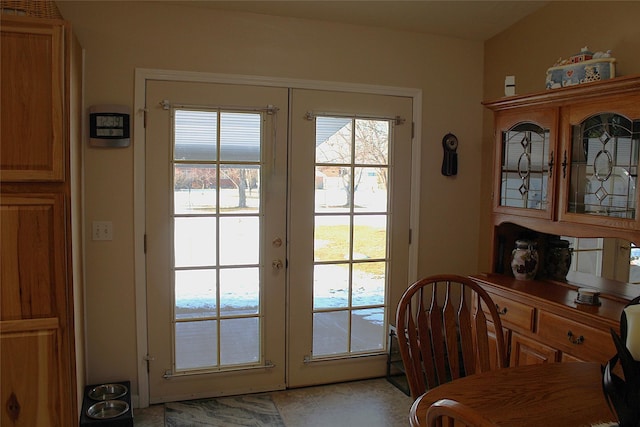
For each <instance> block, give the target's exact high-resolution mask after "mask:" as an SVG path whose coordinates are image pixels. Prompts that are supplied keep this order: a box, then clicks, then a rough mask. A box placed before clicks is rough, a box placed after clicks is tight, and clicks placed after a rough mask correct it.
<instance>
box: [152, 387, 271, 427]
mask: <svg viewBox="0 0 640 427" xmlns="http://www.w3.org/2000/svg"><path fill="white" fill-rule="evenodd" d="M164 417H165V426H166V427H200V426H220V427H236V426H255V427H258V426H268V427H284V423H283V422H282V419H281V418H280V413H279V412H278V409H277V408H276V405H275V404H274V403H273V401H272V400H271V396H269V395H266V394H264V395H250V396H236V397H219V398H217V399H201V400H190V401H186V402H172V403H166V404H165V410H164Z"/></svg>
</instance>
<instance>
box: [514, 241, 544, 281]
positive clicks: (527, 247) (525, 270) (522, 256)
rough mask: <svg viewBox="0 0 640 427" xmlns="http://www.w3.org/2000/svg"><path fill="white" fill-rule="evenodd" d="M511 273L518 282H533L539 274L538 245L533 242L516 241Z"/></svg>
mask: <svg viewBox="0 0 640 427" xmlns="http://www.w3.org/2000/svg"><path fill="white" fill-rule="evenodd" d="M511 271H513V276H514V277H515V278H516V279H518V280H531V279H533V278H534V277H536V273H537V272H538V249H537V244H536V242H534V241H531V240H516V247H515V249H514V250H513V251H512V252H511Z"/></svg>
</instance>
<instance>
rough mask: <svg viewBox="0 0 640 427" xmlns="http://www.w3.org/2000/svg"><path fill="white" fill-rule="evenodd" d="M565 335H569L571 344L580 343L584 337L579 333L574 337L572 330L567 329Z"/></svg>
mask: <svg viewBox="0 0 640 427" xmlns="http://www.w3.org/2000/svg"><path fill="white" fill-rule="evenodd" d="M567 336H568V337H569V341H571V344H576V345H579V344H582V343H583V342H584V337H583V336H582V335H580V336H579V337H577V338H574V336H575V335H573V332H571V331H569V332H567Z"/></svg>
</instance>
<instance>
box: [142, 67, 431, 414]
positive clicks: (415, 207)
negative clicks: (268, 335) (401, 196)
mask: <svg viewBox="0 0 640 427" xmlns="http://www.w3.org/2000/svg"><path fill="white" fill-rule="evenodd" d="M147 80H173V81H188V82H201V83H227V84H243V85H249V86H251V85H254V86H257V85H259V86H274V87H282V88H292V89H316V90H331V91H342V92H360V93H371V94H378V95H394V96H406V97H410V98H412V99H413V118H412V121H413V126H414V133H413V138H412V141H411V145H412V153H413V154H412V164H411V217H410V224H409V226H410V228H411V232H412V235H413V236H419V218H420V204H419V195H420V159H421V144H420V141H421V129H422V90H421V89H415V88H402V87H392V86H377V85H365V84H355V83H338V82H328V81H316V80H296V79H287V78H274V77H260V76H246V75H231V74H216V73H201V72H189V71H173V70H159V69H149V68H136V70H135V83H134V103H133V104H134V108H133V141H134V143H133V200H134V205H133V216H134V242H133V245H134V257H135V259H134V271H135V278H134V282H135V295H136V343H137V344H136V350H137V355H136V360H137V367H138V395H137V396H133V398H134V399H133V400H134V402H136V400H137V405H136V406H137V407H140V408H146V407H147V406H149V376H148V373H147V365H146V364H147V360H146V356H147V354H148V348H147V309H146V304H147V295H146V267H145V265H146V263H145V252H144V234H145V228H146V227H145V145H146V141H145V128H144V125H143V123H144V108H145V95H146V82H147ZM417 261H418V244H417V238H414V239H413V241H412V243H411V245H410V247H409V272H408V276H409V281H410V282H411V281H413V280H415V279H416V278H417V271H418V264H417ZM136 398H137V399H136Z"/></svg>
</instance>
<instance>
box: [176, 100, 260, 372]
mask: <svg viewBox="0 0 640 427" xmlns="http://www.w3.org/2000/svg"><path fill="white" fill-rule="evenodd" d="M173 117H174V123H173V124H174V133H173V136H174V144H173V150H174V155H173V188H174V191H173V212H172V225H173V236H174V245H173V248H174V268H173V276H174V290H175V292H174V296H175V298H174V299H175V300H174V321H175V330H174V352H175V357H174V361H175V372H184V371H189V370H203V369H206V370H223V369H228V368H232V367H238V366H245V365H253V364H259V363H261V362H262V361H261V354H262V352H261V348H260V347H261V344H260V343H261V341H262V340H261V339H260V336H261V319H262V312H261V295H260V289H261V287H260V277H259V270H260V268H259V258H260V254H259V253H260V250H259V248H260V221H261V209H260V197H259V196H260V192H259V191H258V188H259V187H260V177H261V174H260V171H261V167H260V158H261V156H260V139H261V124H262V113H255V112H237V111H224V110H219V109H216V110H206V109H197V110H194V109H176V110H175V111H174V114H173ZM238 337H241V339H238Z"/></svg>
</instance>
